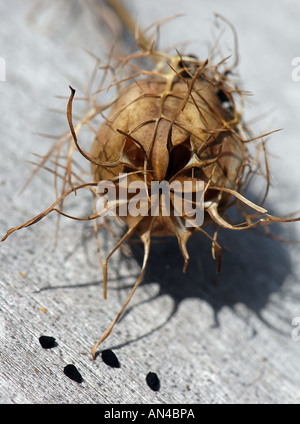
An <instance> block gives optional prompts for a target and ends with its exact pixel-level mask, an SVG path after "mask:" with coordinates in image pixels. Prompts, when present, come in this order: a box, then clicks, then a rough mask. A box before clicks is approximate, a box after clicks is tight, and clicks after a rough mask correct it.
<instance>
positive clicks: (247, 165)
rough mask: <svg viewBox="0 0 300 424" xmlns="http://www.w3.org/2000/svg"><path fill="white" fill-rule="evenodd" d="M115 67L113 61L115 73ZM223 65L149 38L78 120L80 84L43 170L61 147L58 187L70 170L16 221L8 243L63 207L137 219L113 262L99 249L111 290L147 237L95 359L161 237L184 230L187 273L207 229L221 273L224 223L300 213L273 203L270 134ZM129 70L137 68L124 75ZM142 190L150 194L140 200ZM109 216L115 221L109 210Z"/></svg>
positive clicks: (244, 225) (251, 223)
mask: <svg viewBox="0 0 300 424" xmlns="http://www.w3.org/2000/svg"><path fill="white" fill-rule="evenodd" d="M149 58H150V59H153V62H154V63H156V66H155V68H154V69H153V70H150V71H149V69H144V68H143V67H141V66H140V63H141V61H143V60H145V59H149ZM111 68H112V65H111V64H110V66H108V67H107V68H106V71H105V72H106V73H108V70H109V69H111ZM223 68H224V61H223V60H222V61H220V62H219V63H217V64H215V65H214V64H212V62H211V59H207V60H205V61H201V60H198V59H197V58H196V57H195V56H193V55H187V56H185V55H181V54H179V53H177V54H176V55H175V56H170V55H167V54H166V53H163V52H158V51H156V50H155V49H154V44H153V43H152V44H151V43H150V44H149V45H148V47H147V46H146V47H145V43H143V48H142V49H141V50H140V51H139V52H135V53H133V54H132V55H129V56H126V57H122V58H119V59H117V60H116V63H115V65H114V72H113V76H112V80H111V82H110V83H109V85H108V86H107V87H103V86H102V85H101V87H100V88H99V90H98V91H97V92H96V94H95V96H93V97H92V98H91V99H90V101H91V104H92V108H91V109H90V111H89V112H88V113H87V114H86V116H84V117H83V118H82V119H81V120H80V121H79V122H78V123H77V125H75V126H74V125H73V120H72V106H73V99H74V95H75V90H74V89H73V88H71V87H70V88H71V95H70V99H69V102H68V106H67V119H68V122H69V126H70V134H69V135H68V136H66V137H62V138H60V139H58V140H56V142H55V143H54V145H53V147H52V148H51V149H50V151H49V152H48V154H46V155H45V156H44V157H43V159H42V161H41V163H40V164H39V165H38V168H37V169H39V168H40V167H45V164H46V162H50V160H51V157H52V155H55V160H56V162H55V167H54V170H53V172H54V175H55V186H56V191H58V189H57V186H58V173H57V169H58V168H61V169H63V172H64V173H63V175H62V188H61V195H60V196H59V195H58V196H57V199H56V201H55V202H54V203H53V204H52V205H51V206H49V207H48V208H47V209H46V210H45V211H43V212H41V213H40V214H39V215H37V216H36V217H34V218H32V219H30V220H29V221H27V222H25V223H24V224H22V225H20V226H18V227H15V228H12V229H10V230H9V231H8V232H7V234H6V235H5V236H4V237H3V239H2V241H3V240H5V239H6V238H7V237H8V236H9V235H10V234H11V233H13V232H15V231H16V230H19V229H21V228H25V227H28V226H30V225H32V224H34V223H36V222H38V221H39V220H41V219H42V218H44V217H45V216H47V215H48V214H49V213H50V212H52V211H54V210H55V211H56V212H58V213H59V214H62V215H64V216H67V217H70V218H74V219H77V220H78V219H81V220H93V221H94V224H95V233H96V234H98V232H99V228H100V227H99V223H98V222H99V218H101V217H103V216H104V215H112V216H114V217H115V218H117V219H118V220H119V221H123V222H124V223H125V224H126V225H127V231H126V233H125V234H124V236H123V237H122V238H121V239H120V240H119V241H118V242H117V244H116V245H115V247H114V248H113V249H112V251H111V252H110V253H109V254H108V255H107V257H106V258H105V259H104V260H102V258H101V255H99V256H100V263H101V266H102V272H103V293H104V298H106V297H107V280H108V270H107V267H108V262H109V259H110V257H111V255H112V254H113V253H114V252H115V251H116V250H117V249H118V248H120V247H121V246H123V245H124V243H125V242H126V240H128V239H129V238H130V237H131V236H132V235H133V233H137V234H138V235H139V237H140V239H141V241H142V242H143V245H144V260H143V264H142V269H141V273H140V275H139V277H138V279H137V280H136V282H135V284H134V286H133V288H132V290H131V292H130V294H129V296H128V298H127V299H126V301H125V303H124V305H123V306H122V308H121V310H120V312H119V313H118V314H117V316H116V317H115V319H114V321H113V322H112V324H111V325H110V327H109V328H108V329H107V331H106V332H105V333H104V334H103V336H102V337H101V338H100V339H99V341H98V342H97V343H96V344H95V345H94V346H93V348H92V355H93V358H95V353H96V349H97V347H98V345H99V344H100V343H101V342H102V341H103V340H105V339H106V337H108V335H109V334H110V333H111V331H112V329H113V327H114V325H115V324H116V322H117V321H118V319H119V317H120V316H121V315H122V313H123V311H124V310H125V308H126V306H127V305H128V303H129V301H130V299H131V297H132V296H133V294H134V292H135V290H136V289H137V287H138V286H139V284H140V282H141V281H142V278H143V276H144V272H145V269H146V265H147V262H148V258H149V252H150V244H151V237H152V236H175V237H177V239H178V244H179V247H180V249H181V252H182V255H183V259H184V260H183V262H184V267H183V269H184V271H185V269H186V266H187V264H188V260H189V255H188V252H187V248H186V243H187V240H188V239H189V237H190V236H191V235H192V233H194V232H195V231H198V232H200V233H202V234H203V235H205V236H206V237H208V238H209V239H210V240H211V242H212V256H213V258H214V259H217V263H218V266H217V270H218V271H219V269H220V263H221V246H220V245H219V243H218V241H217V235H218V230H219V228H222V227H223V228H226V229H230V230H237V231H241V230H244V229H249V228H252V227H255V226H256V225H259V224H262V225H264V224H266V223H268V222H292V221H297V220H300V218H291V219H284V218H277V217H274V216H272V215H270V214H268V213H267V211H266V209H264V208H263V203H264V200H265V199H266V196H267V193H268V187H269V168H268V162H267V154H266V150H265V143H264V139H263V136H260V137H256V138H250V136H249V133H248V131H247V127H246V126H245V124H244V123H243V120H242V116H241V115H242V114H241V111H238V110H237V106H236V105H237V104H238V102H237V100H238V101H240V103H243V98H244V93H243V92H241V91H240V90H239V89H238V87H237V85H236V84H234V83H233V82H232V81H231V80H230V78H229V75H230V72H229V71H230V70H229V69H228V68H225V69H223ZM222 69H223V70H222ZM123 72H125V73H126V72H127V74H126V75H125V76H124V75H123ZM106 76H107V75H106ZM110 88H117V89H118V95H117V96H116V97H115V99H113V100H112V101H111V102H110V103H109V104H106V105H101V104H100V103H99V102H98V96H100V98H101V94H102V92H103V90H108V89H110ZM104 112H105V113H104ZM107 112H108V113H107ZM97 116H101V117H103V118H104V121H103V123H102V125H101V126H100V128H99V130H98V131H97V130H96V131H95V133H96V136H95V138H94V141H93V143H92V147H91V149H90V151H89V152H87V151H85V150H84V149H83V148H82V147H81V145H80V142H79V140H78V136H79V132H80V129H81V128H82V126H83V125H85V124H87V125H90V123H91V122H94V121H93V120H94V118H95V117H97ZM105 116H107V117H105ZM265 135H267V134H265ZM248 143H252V144H253V145H254V147H255V148H256V151H257V152H258V153H259V152H260V151H261V152H263V154H264V159H265V168H266V171H265V178H266V181H267V184H266V193H265V196H264V198H263V200H262V202H261V204H260V205H256V204H254V203H252V202H251V201H250V200H248V199H246V197H245V196H244V194H243V186H244V184H245V183H246V182H248V181H249V179H250V178H251V176H252V175H254V174H255V172H256V170H257V168H259V167H260V164H259V161H258V160H257V158H256V156H258V155H255V156H254V157H252V156H251V155H250V153H249V151H248V148H247V145H248ZM65 150H66V151H65ZM64 151H65V154H64V153H63V152H64ZM75 153H77V154H80V155H81V156H83V157H84V158H85V159H87V162H86V163H87V164H88V166H89V167H91V173H92V181H86V180H85V179H84V176H81V175H80V176H78V174H77V173H76V172H75V171H74V169H73V168H75V164H76V162H75V160H74V159H73V157H74V155H75ZM65 158H66V159H65ZM62 160H65V162H63V163H62V162H61V161H62ZM73 165H74V166H73ZM157 187H158V188H159V190H156V188H157ZM165 188H167V189H168V191H165ZM81 189H88V190H90V192H91V193H92V196H93V205H94V206H93V208H94V211H93V214H91V215H89V216H87V217H83V218H78V217H73V216H71V215H68V214H66V213H64V212H63V209H62V206H63V201H64V199H65V198H66V197H67V196H69V195H70V194H72V193H73V192H75V193H76V192H77V191H79V190H81ZM134 189H135V190H134ZM136 189H138V190H140V192H142V194H143V195H139V196H138V200H137V197H136V196H137V194H136ZM111 192H113V194H114V196H111ZM199 193H200V195H201V196H200V197H198V195H199ZM97 200H98V207H97V205H96V202H97ZM168 201H169V202H168ZM137 205H138V206H137ZM199 205H200V207H199ZM234 205H235V206H238V210H239V211H240V212H241V214H242V216H243V220H244V221H243V222H238V223H237V224H233V223H231V222H229V221H228V220H227V219H226V216H225V212H226V211H227V210H228V209H229V208H230V207H232V206H234ZM124 210H125V213H124ZM200 212H202V214H203V215H201V213H200ZM198 213H199V214H200V215H201V219H200V220H198V218H199V216H198ZM104 223H105V226H106V227H107V228H109V223H108V220H107V218H106V217H105V218H104ZM208 224H213V225H214V233H213V236H211V235H210V234H209V233H208V232H207V231H206V230H204V228H205V226H206V225H208Z"/></svg>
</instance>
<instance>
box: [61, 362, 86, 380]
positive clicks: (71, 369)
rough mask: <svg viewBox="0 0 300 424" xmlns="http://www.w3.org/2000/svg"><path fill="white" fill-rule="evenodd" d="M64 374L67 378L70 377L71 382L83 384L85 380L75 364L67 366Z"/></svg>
mask: <svg viewBox="0 0 300 424" xmlns="http://www.w3.org/2000/svg"><path fill="white" fill-rule="evenodd" d="M64 373H65V374H66V376H67V377H69V378H70V379H71V380H74V381H76V382H77V383H82V382H83V378H82V376H81V374H80V372H79V371H78V369H77V368H76V367H75V365H73V364H68V365H66V366H65V368H64Z"/></svg>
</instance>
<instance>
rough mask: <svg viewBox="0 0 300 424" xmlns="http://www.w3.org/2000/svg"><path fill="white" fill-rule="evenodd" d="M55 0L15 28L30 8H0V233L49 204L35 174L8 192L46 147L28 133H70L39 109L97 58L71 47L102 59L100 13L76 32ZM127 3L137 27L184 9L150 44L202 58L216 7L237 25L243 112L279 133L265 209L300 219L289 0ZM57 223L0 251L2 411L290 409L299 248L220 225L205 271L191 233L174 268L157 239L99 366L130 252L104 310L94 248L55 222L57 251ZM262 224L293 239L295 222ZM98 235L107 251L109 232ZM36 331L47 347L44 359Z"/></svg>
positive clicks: (135, 262) (294, 37)
mask: <svg viewBox="0 0 300 424" xmlns="http://www.w3.org/2000/svg"><path fill="white" fill-rule="evenodd" d="M44 3H46V2H44ZM54 3H59V2H51V4H52V6H51V8H50V10H47V7H46V8H45V9H41V10H40V12H39V15H38V20H37V22H36V23H35V24H34V23H32V21H30V20H28V19H27V12H28V6H29V5H30V2H24V1H23V0H14V1H13V2H4V1H1V4H2V5H1V26H0V35H1V36H0V56H2V57H3V58H4V59H5V61H6V82H1V83H0V84H1V86H0V90H1V99H0V108H1V167H0V172H1V175H0V183H1V184H0V196H1V197H0V198H1V211H0V230H1V231H0V233H1V234H5V232H6V230H7V229H8V228H9V227H11V226H16V225H19V224H20V223H22V222H24V221H25V220H27V219H29V218H31V217H32V216H34V215H35V214H37V213H38V212H40V211H41V210H43V209H44V208H45V207H47V206H48V204H49V203H50V202H51V201H53V198H54V193H53V189H52V179H53V178H52V176H51V175H49V174H47V173H46V172H41V173H40V174H39V175H38V176H37V177H36V178H35V179H34V180H33V181H32V184H31V185H30V186H29V187H28V188H27V190H26V191H24V192H23V193H22V194H20V189H21V187H22V186H23V184H24V182H25V181H26V179H27V178H28V177H29V175H30V171H31V166H30V165H29V164H28V163H27V162H26V160H31V158H32V156H31V154H30V153H31V152H36V153H39V154H43V153H44V152H45V151H46V150H47V149H48V148H49V147H50V145H51V140H50V141H49V140H46V139H44V138H41V137H39V136H38V135H36V134H34V132H45V133H50V134H54V135H57V134H59V133H60V132H63V131H64V130H65V129H66V128H67V127H66V118H65V115H64V114H62V115H58V114H54V113H52V112H50V111H49V110H48V108H58V109H60V110H61V111H64V110H65V106H66V100H65V99H57V98H55V97H54V96H55V95H62V96H68V95H69V88H68V85H69V84H70V83H71V84H72V85H73V86H75V88H77V87H79V86H80V84H82V82H84V81H86V80H87V72H89V73H90V72H91V70H92V67H93V61H92V60H91V58H89V57H88V56H87V55H86V53H85V52H84V51H83V49H82V48H83V47H87V48H89V49H91V50H92V51H93V52H94V53H96V54H97V55H99V56H104V55H105V52H107V51H109V43H110V38H111V37H110V36H109V34H108V33H106V32H105V30H104V29H105V27H104V26H103V25H102V24H101V20H99V21H98V20H97V19H96V18H95V20H94V21H93V22H92V23H91V24H90V25H87V22H88V20H89V19H90V16H88V15H87V14H86V13H84V14H83V13H81V14H80V15H79V16H77V17H76V13H75V12H76V11H75V10H73V13H67V14H66V15H65V17H64V15H63V14H61V13H59V12H58V8H56V6H55V5H53V4H54ZM64 3H66V4H67V3H73V4H74V3H77V2H69V1H66V2H64ZM127 3H128V4H130V5H131V8H132V12H133V14H134V16H138V17H139V20H140V23H141V25H142V26H143V27H145V26H146V25H149V24H150V23H152V22H153V21H155V20H157V19H160V18H163V17H166V16H169V15H172V14H175V13H182V12H184V13H185V14H186V16H184V17H182V18H180V19H177V20H176V21H173V22H170V23H169V24H168V25H167V26H166V27H165V29H163V31H162V36H161V40H162V45H163V46H167V45H177V44H178V43H180V42H181V41H185V40H195V41H193V42H192V43H191V45H190V48H191V52H194V53H196V54H198V55H199V56H201V55H204V53H203V52H205V54H206V52H207V44H206V42H207V41H208V40H209V39H210V36H211V30H212V28H213V23H212V21H213V13H214V12H218V13H221V14H223V15H224V16H226V17H227V18H228V19H229V20H230V21H231V22H232V23H233V24H234V25H235V27H236V29H237V31H238V35H239V44H240V46H239V47H240V55H241V63H240V66H239V73H240V76H241V79H242V86H243V88H244V89H246V90H250V91H252V92H254V94H255V96H254V98H253V99H252V98H251V99H250V100H249V102H248V103H249V104H248V109H247V110H248V113H247V116H248V117H249V118H251V117H253V118H254V117H259V116H260V115H263V114H264V113H265V112H268V113H267V115H266V116H264V117H263V118H262V119H261V120H260V121H258V123H257V122H256V124H255V127H254V128H255V130H256V131H269V130H271V129H274V128H284V130H283V131H281V132H279V133H276V134H274V135H273V136H272V137H271V140H272V141H271V142H270V143H269V150H270V151H271V152H272V153H274V155H275V157H274V158H272V160H271V171H272V181H273V188H272V190H271V193H270V197H269V201H268V203H267V207H268V208H270V210H271V211H272V212H273V213H275V214H279V215H283V214H287V213H289V212H291V211H294V210H299V209H300V196H299V181H300V167H299V157H300V143H299V128H300V124H299V114H300V101H299V99H300V81H299V82H295V81H293V80H292V76H291V75H292V69H293V68H292V66H291V61H292V58H293V57H295V56H300V52H299V36H300V30H299V22H298V18H299V13H300V5H299V2H298V1H297V0H294V1H290V2H288V3H287V4H286V3H284V2H271V1H264V2H261V1H259V0H253V1H252V2H250V3H249V2H247V3H246V2H237V1H234V0H230V1H226V2H223V1H220V0H214V1H212V2H199V1H197V0H195V1H189V2H184V3H182V2H181V1H179V0H178V1H177V0H176V1H174V0H172V1H171V0H164V1H161V2H153V1H150V0H149V1H148V0H143V1H142V2H140V1H135V2H130V1H128V2H127ZM41 4H43V2H41ZM48 4H49V3H48ZM97 24H98V26H97ZM54 25H55V27H54ZM52 30H53V31H52ZM256 189H257V190H258V191H259V192H260V193H261V192H262V188H261V187H256ZM87 207H88V204H86V203H85V204H84V205H83V209H82V210H81V209H80V208H78V209H77V211H78V213H81V212H83V213H84V212H86V211H87ZM55 222H56V221H55V217H54V216H53V217H49V218H48V219H46V220H44V221H41V222H40V223H38V224H37V225H36V226H34V227H31V228H28V229H26V230H22V231H20V232H19V233H17V234H14V235H12V236H11V237H10V238H9V239H8V240H7V241H6V242H5V243H4V244H2V245H1V246H0V254H1V278H0V289H1V300H0V302H1V303H0V358H1V362H0V401H1V403H105V404H109V403H171V404H176V403H186V404H189V403H298V402H299V400H300V360H299V353H300V341H299V342H297V341H295V340H293V338H292V330H293V329H294V328H295V327H293V326H292V324H291V323H292V319H293V318H294V317H297V316H300V286H299V282H300V281H299V271H300V262H299V249H300V245H297V244H283V243H279V242H275V241H273V240H270V239H267V238H263V237H261V236H259V235H257V234H254V233H250V232H247V233H240V232H237V233H234V234H233V233H230V232H223V236H222V241H223V242H224V244H225V245H226V246H227V247H228V248H229V249H230V250H231V252H229V251H226V250H224V262H223V269H222V273H221V274H220V275H216V274H215V264H214V263H213V260H212V259H211V257H210V246H209V244H208V243H207V242H206V241H205V240H203V239H201V238H197V239H195V240H193V241H192V242H191V243H190V244H189V251H190V256H191V263H190V265H189V267H188V270H187V274H186V275H183V274H182V273H181V270H182V264H183V262H182V258H181V255H180V253H179V249H178V247H177V244H176V241H174V242H168V243H166V244H154V245H153V248H152V252H151V259H150V263H149V266H148V271H147V275H146V278H145V281H144V283H143V285H142V286H141V287H140V288H139V289H138V291H137V293H136V295H135V297H134V299H133V300H132V303H131V306H130V307H129V309H128V311H127V313H126V314H125V316H124V318H123V319H122V320H121V321H120V323H118V324H117V326H116V328H115V330H114V332H113V333H112V335H111V337H110V338H109V339H108V340H106V341H105V342H104V344H103V348H112V349H114V351H115V353H116V354H117V356H118V358H119V361H120V363H121V368H119V369H111V368H109V367H108V366H107V365H105V364H104V363H103V362H102V360H101V356H98V357H97V359H96V360H95V361H93V360H92V358H91V355H90V347H91V346H92V345H93V344H94V342H95V341H96V340H97V338H98V337H99V336H100V335H101V334H102V332H103V331H104V330H105V329H106V328H107V326H108V325H109V324H110V322H111V320H112V319H113V318H114V316H115V314H116V313H117V311H118V310H119V308H120V306H121V304H122V302H123V301H124V300H125V298H126V295H127V293H128V290H129V287H130V286H131V284H132V283H133V282H134V279H135V277H136V275H137V274H138V271H139V267H140V265H141V253H140V251H139V248H138V246H133V250H134V254H133V256H132V257H131V258H129V259H128V258H127V259H125V258H124V257H122V256H121V255H120V254H116V255H115V256H114V257H113V259H112V263H111V265H110V268H109V270H110V280H109V292H108V295H109V299H108V300H107V301H103V300H102V291H101V284H100V283H99V279H100V272H99V268H98V259H97V256H96V250H95V246H94V240H93V239H92V238H91V237H87V235H86V234H87V232H89V231H90V227H89V226H86V225H83V224H81V223H78V222H73V221H70V220H66V219H63V220H62V221H61V222H62V224H63V225H62V226H61V232H60V240H59V243H58V246H57V248H56V249H54V233H55ZM87 230H88V231H87ZM273 230H274V231H275V232H276V234H279V235H280V236H282V237H286V238H293V239H296V240H300V225H299V224H298V225H297V224H290V225H278V226H275V227H274V228H273ZM103 241H104V244H107V243H109V242H108V241H107V238H106V236H105V235H103ZM106 248H108V246H106ZM45 312H46V313H45ZM42 334H46V335H51V336H53V337H55V338H56V340H57V344H58V345H57V346H56V347H55V348H53V349H51V350H43V349H42V348H41V346H40V345H39V341H38V338H39V336H40V335H42ZM68 363H74V364H75V365H76V366H77V368H78V369H79V371H80V372H81V374H82V376H83V378H84V382H83V383H82V384H78V383H76V382H73V381H71V380H69V379H68V378H67V377H66V376H65V375H64V373H63V368H64V366H65V365H66V364H68ZM149 371H153V372H156V373H157V374H158V376H159V378H160V381H161V389H160V391H159V392H152V391H151V390H150V389H149V388H148V386H147V385H146V383H145V377H146V374H147V373H148V372H149Z"/></svg>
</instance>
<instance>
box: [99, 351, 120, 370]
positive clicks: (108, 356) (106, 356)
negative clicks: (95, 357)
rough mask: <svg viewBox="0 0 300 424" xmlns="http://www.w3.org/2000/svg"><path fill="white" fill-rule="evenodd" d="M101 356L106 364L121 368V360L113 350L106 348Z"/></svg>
mask: <svg viewBox="0 0 300 424" xmlns="http://www.w3.org/2000/svg"><path fill="white" fill-rule="evenodd" d="M101 356H102V360H103V362H105V364H106V365H109V366H110V367H112V368H120V366H121V365H120V362H119V360H118V358H117V357H116V355H115V354H114V352H113V351H112V350H110V349H106V350H104V351H103V352H102V355H101Z"/></svg>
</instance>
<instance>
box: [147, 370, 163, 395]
mask: <svg viewBox="0 0 300 424" xmlns="http://www.w3.org/2000/svg"><path fill="white" fill-rule="evenodd" d="M146 382H147V384H148V386H149V387H150V389H152V390H154V391H155V392H157V391H158V390H159V389H160V381H159V379H158V377H157V375H156V374H155V373H154V372H149V373H148V374H147V377H146Z"/></svg>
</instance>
